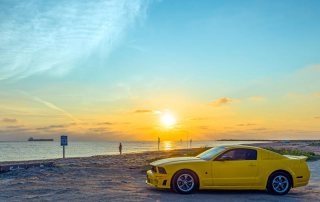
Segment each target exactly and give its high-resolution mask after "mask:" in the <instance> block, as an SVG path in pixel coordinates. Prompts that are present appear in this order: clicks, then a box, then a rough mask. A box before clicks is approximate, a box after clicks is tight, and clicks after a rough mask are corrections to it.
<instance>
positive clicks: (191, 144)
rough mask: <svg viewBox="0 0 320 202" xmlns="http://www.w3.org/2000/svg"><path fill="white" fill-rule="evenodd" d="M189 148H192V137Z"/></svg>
mask: <svg viewBox="0 0 320 202" xmlns="http://www.w3.org/2000/svg"><path fill="white" fill-rule="evenodd" d="M190 148H192V139H190Z"/></svg>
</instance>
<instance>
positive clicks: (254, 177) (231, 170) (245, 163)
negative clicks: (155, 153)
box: [146, 145, 310, 195]
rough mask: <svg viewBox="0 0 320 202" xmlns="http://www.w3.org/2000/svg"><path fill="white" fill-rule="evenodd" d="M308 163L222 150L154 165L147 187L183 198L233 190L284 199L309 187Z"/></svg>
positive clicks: (254, 150) (257, 151)
mask: <svg viewBox="0 0 320 202" xmlns="http://www.w3.org/2000/svg"><path fill="white" fill-rule="evenodd" d="M306 159H307V157H304V156H289V155H280V154H277V153H274V152H272V151H269V150H266V149H262V148H258V147H252V146H239V145H237V146H221V147H215V148H212V149H209V150H207V151H205V152H203V153H201V154H199V155H198V156H196V157H180V158H167V159H162V160H158V161H155V162H152V163H151V170H148V171H147V181H146V183H147V184H149V185H151V186H154V187H157V188H171V189H173V190H174V191H176V192H179V193H183V194H187V193H191V192H193V191H195V190H197V189H230V190H267V191H268V192H270V193H273V194H278V195H283V194H286V193H288V192H289V190H290V189H291V188H292V187H300V186H305V185H307V184H308V182H309V178H310V172H309V168H308V165H307V163H306Z"/></svg>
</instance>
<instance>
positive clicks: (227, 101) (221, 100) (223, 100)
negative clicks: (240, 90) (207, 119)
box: [211, 97, 236, 107]
mask: <svg viewBox="0 0 320 202" xmlns="http://www.w3.org/2000/svg"><path fill="white" fill-rule="evenodd" d="M235 101H236V100H235V99H231V98H227V97H223V98H219V99H217V100H214V101H213V102H211V105H212V106H214V107H220V106H223V105H226V104H230V103H233V102H235Z"/></svg>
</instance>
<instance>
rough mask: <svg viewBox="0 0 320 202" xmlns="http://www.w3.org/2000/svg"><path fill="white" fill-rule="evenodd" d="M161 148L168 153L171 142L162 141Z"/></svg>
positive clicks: (171, 147) (171, 146) (170, 148)
mask: <svg viewBox="0 0 320 202" xmlns="http://www.w3.org/2000/svg"><path fill="white" fill-rule="evenodd" d="M163 147H164V150H165V151H169V150H172V149H173V142H172V141H164V142H163Z"/></svg>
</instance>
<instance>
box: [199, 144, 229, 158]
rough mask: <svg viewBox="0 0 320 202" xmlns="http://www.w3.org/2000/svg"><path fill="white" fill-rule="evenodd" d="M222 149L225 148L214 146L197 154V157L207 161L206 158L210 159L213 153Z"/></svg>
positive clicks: (215, 153) (217, 152)
mask: <svg viewBox="0 0 320 202" xmlns="http://www.w3.org/2000/svg"><path fill="white" fill-rule="evenodd" d="M224 149H225V148H224V147H214V148H212V149H209V150H207V151H205V152H203V153H201V154H199V155H198V156H197V157H198V158H201V159H203V160H207V161H208V160H210V159H212V158H213V157H214V156H215V155H217V154H219V153H220V152H222V151H223V150H224Z"/></svg>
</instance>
